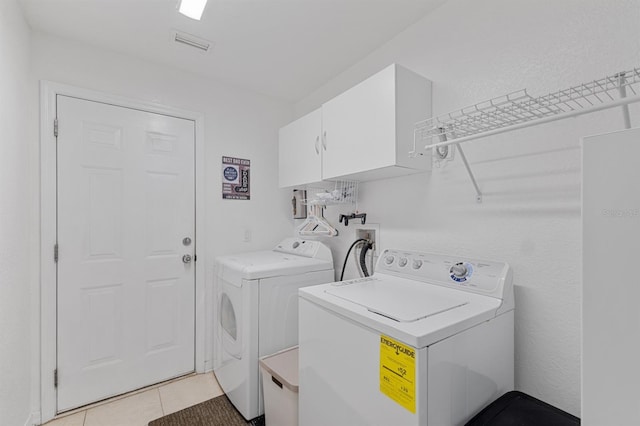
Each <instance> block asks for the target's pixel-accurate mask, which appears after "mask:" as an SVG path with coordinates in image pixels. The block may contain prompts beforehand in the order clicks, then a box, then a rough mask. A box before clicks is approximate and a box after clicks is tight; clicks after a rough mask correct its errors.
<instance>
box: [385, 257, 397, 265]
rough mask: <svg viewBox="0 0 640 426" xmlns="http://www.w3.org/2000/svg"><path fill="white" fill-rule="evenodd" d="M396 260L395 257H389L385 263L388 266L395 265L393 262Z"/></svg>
mask: <svg viewBox="0 0 640 426" xmlns="http://www.w3.org/2000/svg"><path fill="white" fill-rule="evenodd" d="M394 260H396V258H395V257H393V256H387V257H385V258H384V263H386V264H387V265H391V264H392V263H393V261H394Z"/></svg>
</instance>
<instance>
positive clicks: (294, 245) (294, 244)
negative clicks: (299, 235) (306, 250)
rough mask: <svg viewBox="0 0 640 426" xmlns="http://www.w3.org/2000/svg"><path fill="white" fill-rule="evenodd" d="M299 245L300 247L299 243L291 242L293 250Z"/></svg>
mask: <svg viewBox="0 0 640 426" xmlns="http://www.w3.org/2000/svg"><path fill="white" fill-rule="evenodd" d="M299 245H300V243H299V242H297V241H294V242H293V248H294V249H296V248H298V246H299Z"/></svg>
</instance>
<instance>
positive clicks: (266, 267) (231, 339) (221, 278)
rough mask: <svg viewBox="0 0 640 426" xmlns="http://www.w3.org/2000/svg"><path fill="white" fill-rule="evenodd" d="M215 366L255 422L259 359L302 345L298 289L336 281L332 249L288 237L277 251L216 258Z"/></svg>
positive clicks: (233, 397) (258, 403)
mask: <svg viewBox="0 0 640 426" xmlns="http://www.w3.org/2000/svg"><path fill="white" fill-rule="evenodd" d="M215 269H216V272H215V280H214V293H215V296H216V297H215V299H216V321H215V324H214V357H213V358H214V359H213V369H214V373H215V375H216V378H217V379H218V382H219V383H220V387H221V388H222V390H223V391H224V392H225V393H226V394H227V396H228V397H229V400H230V401H231V402H232V403H233V405H234V406H235V407H236V408H237V409H238V411H239V412H240V413H241V414H242V415H243V416H244V417H245V418H246V419H247V420H251V419H253V418H255V417H258V416H260V415H262V414H264V407H263V398H262V385H261V380H262V378H261V375H260V370H259V367H258V358H259V357H262V356H265V355H271V354H273V353H275V352H278V351H280V350H282V349H285V348H288V347H291V346H295V345H297V344H298V289H299V288H301V287H305V286H310V285H316V284H321V283H329V282H332V281H334V280H335V275H334V269H333V257H332V255H331V250H330V249H329V248H328V247H327V246H325V245H324V244H322V243H320V242H319V241H311V240H302V239H298V238H287V239H285V240H284V241H282V242H281V243H280V244H278V245H277V246H276V247H275V248H274V249H273V250H266V251H255V252H248V253H241V254H237V255H229V256H221V257H218V258H216V261H215Z"/></svg>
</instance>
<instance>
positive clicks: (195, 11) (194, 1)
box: [178, 0, 207, 21]
mask: <svg viewBox="0 0 640 426" xmlns="http://www.w3.org/2000/svg"><path fill="white" fill-rule="evenodd" d="M206 5H207V0H180V5H179V6H178V12H180V13H182V14H183V15H184V16H187V17H189V18H191V19H195V20H196V21H199V20H200V18H202V12H204V7H205V6H206Z"/></svg>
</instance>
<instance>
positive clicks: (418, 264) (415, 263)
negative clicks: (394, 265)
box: [411, 259, 422, 269]
mask: <svg viewBox="0 0 640 426" xmlns="http://www.w3.org/2000/svg"><path fill="white" fill-rule="evenodd" d="M411 267H412V268H413V269H420V268H421V267H422V260H420V259H414V260H413V263H412V264H411Z"/></svg>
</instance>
